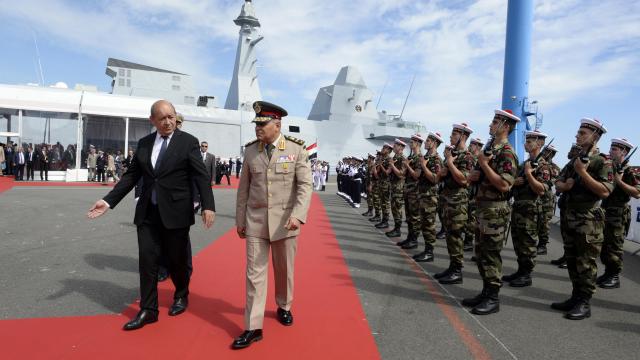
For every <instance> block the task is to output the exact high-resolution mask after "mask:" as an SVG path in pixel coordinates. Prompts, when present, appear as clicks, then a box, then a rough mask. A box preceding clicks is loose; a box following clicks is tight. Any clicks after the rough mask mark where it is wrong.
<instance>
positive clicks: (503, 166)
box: [462, 110, 520, 315]
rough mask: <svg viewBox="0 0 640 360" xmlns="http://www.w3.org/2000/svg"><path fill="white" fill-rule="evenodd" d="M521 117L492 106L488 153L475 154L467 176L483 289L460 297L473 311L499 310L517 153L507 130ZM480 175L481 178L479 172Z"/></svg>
mask: <svg viewBox="0 0 640 360" xmlns="http://www.w3.org/2000/svg"><path fill="white" fill-rule="evenodd" d="M518 122H520V118H519V117H517V116H515V115H514V114H513V112H512V111H511V110H495V112H494V117H493V120H492V121H491V125H489V133H490V134H491V137H492V138H491V139H490V140H489V141H488V143H487V146H486V147H487V148H488V149H487V150H488V151H489V153H488V154H487V153H485V152H482V153H480V155H479V156H478V165H479V170H475V169H474V171H473V172H472V173H471V175H470V176H469V179H470V180H471V181H473V182H479V186H478V193H477V194H476V205H477V209H476V211H477V213H476V216H477V220H478V229H477V231H476V235H477V238H476V250H475V252H476V256H477V262H476V264H477V265H478V271H479V272H480V276H481V277H482V283H483V285H482V291H481V292H480V294H478V295H477V296H475V297H473V298H467V299H464V300H462V305H464V306H471V307H473V309H472V310H471V312H472V313H473V314H476V315H488V314H492V313H495V312H498V311H500V299H499V298H498V294H499V293H500V287H501V286H502V280H501V277H502V257H501V256H500V252H501V251H502V247H503V246H504V242H505V241H504V240H505V237H506V235H507V234H506V233H507V226H508V221H509V216H510V213H511V209H510V207H509V203H508V200H509V191H510V190H511V186H513V183H514V182H515V178H516V175H517V174H516V171H517V168H518V157H517V156H516V153H515V151H514V149H513V147H512V146H511V144H509V140H508V136H509V133H511V132H512V131H513V129H515V126H516V124H517V123H518ZM481 173H482V174H483V175H484V176H483V178H482V179H481V178H480V174H481Z"/></svg>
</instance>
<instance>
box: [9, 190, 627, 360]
mask: <svg viewBox="0 0 640 360" xmlns="http://www.w3.org/2000/svg"><path fill="white" fill-rule="evenodd" d="M107 191H108V189H106V188H87V187H78V188H69V187H55V188H46V187H29V188H27V187H24V188H21V187H17V188H13V189H11V190H9V191H6V192H4V193H1V194H0V204H1V206H2V209H3V210H4V211H3V213H2V216H0V289H1V291H0V319H9V318H32V317H52V316H82V315H95V314H111V313H119V312H121V311H122V310H123V309H124V308H125V307H126V306H127V305H129V304H131V303H132V302H133V301H134V300H135V299H136V297H137V296H138V275H137V241H136V234H135V227H134V226H133V225H132V223H131V222H132V217H133V210H134V201H133V197H131V196H129V197H128V198H126V199H124V200H123V201H122V203H121V204H120V205H119V206H118V207H117V208H116V209H115V210H110V211H109V213H108V214H106V215H105V216H103V217H101V218H99V219H96V220H94V221H89V220H88V219H86V217H85V214H86V212H87V210H88V208H89V207H90V206H91V204H93V202H94V201H95V200H96V199H98V198H99V197H101V196H102V195H103V194H104V193H106V192H107ZM214 193H215V196H216V205H217V206H218V209H217V210H218V212H217V219H216V226H215V227H214V228H213V229H212V230H209V231H204V230H203V228H202V226H201V225H200V224H199V223H197V224H196V226H194V227H192V230H191V238H192V244H193V250H194V256H197V254H198V252H199V250H201V249H202V248H204V247H205V246H207V245H209V244H211V243H212V242H213V241H215V239H216V238H217V237H219V236H220V235H222V234H223V233H225V232H226V231H228V230H229V229H231V228H232V227H233V224H234V219H233V215H234V211H235V208H234V204H235V191H234V190H222V189H221V190H214ZM318 194H319V195H320V197H321V199H322V201H323V203H324V205H325V207H326V209H327V212H328V215H329V217H330V220H331V224H332V227H333V230H334V231H335V233H336V236H337V239H338V242H339V245H340V247H341V250H342V253H343V255H344V256H345V259H346V261H347V264H348V266H349V269H350V272H351V275H352V278H353V280H354V283H355V285H356V287H357V291H358V294H359V296H360V299H361V303H362V306H363V308H364V310H365V313H366V315H367V319H368V321H369V325H370V327H371V331H372V335H373V337H374V338H375V340H376V343H377V345H378V349H379V351H380V354H381V356H382V358H383V359H472V358H482V356H483V355H486V358H492V359H570V358H571V359H573V358H575V359H636V358H637V357H638V356H636V349H637V344H638V342H639V340H640V304H639V303H640V300H639V299H638V296H637V295H638V294H639V293H640V259H638V257H637V256H634V255H632V253H637V252H639V251H640V247H639V246H638V245H636V244H632V243H628V244H627V249H626V250H627V256H626V259H625V260H626V261H625V270H624V276H623V278H622V287H621V288H620V289H617V290H600V289H599V290H598V292H597V294H596V295H595V298H594V299H593V301H592V311H593V315H592V317H591V318H590V319H588V320H584V321H570V320H565V319H564V318H562V314H561V313H559V312H556V311H554V310H552V309H551V308H549V304H550V303H551V302H553V301H558V300H564V299H566V298H567V297H568V296H569V294H570V291H571V287H570V282H569V280H568V277H567V273H566V270H562V269H558V268H556V267H554V266H552V265H550V264H549V260H551V259H554V258H557V257H559V256H560V255H561V251H562V250H561V245H560V242H559V240H558V239H559V234H558V231H557V228H556V227H553V234H552V237H553V239H552V241H551V244H550V253H549V255H546V256H542V257H539V262H538V266H537V267H536V270H535V273H534V285H533V287H530V288H524V289H514V288H509V287H508V286H505V287H504V288H503V289H502V291H501V311H500V312H499V313H497V314H493V315H490V316H486V317H479V316H475V315H471V314H470V313H469V312H468V311H467V309H465V308H463V307H462V306H460V305H459V301H460V300H461V299H462V298H463V297H467V296H472V295H475V294H476V293H477V292H478V291H479V290H480V287H481V281H480V279H479V276H478V271H477V269H476V267H475V264H474V263H471V262H467V263H466V264H465V268H464V283H463V284H462V285H450V286H441V285H439V284H438V283H437V282H436V281H434V280H433V279H432V278H431V275H432V274H433V273H435V272H438V271H441V270H442V269H444V268H446V266H447V265H448V257H447V252H446V246H445V243H444V241H443V240H438V243H437V247H436V261H435V262H433V263H428V264H426V265H425V264H424V263H423V264H422V265H417V264H416V263H414V262H413V261H412V260H411V259H410V255H412V254H413V253H415V252H417V251H418V250H421V249H418V250H413V251H409V252H407V253H405V252H404V251H402V250H401V249H399V248H398V247H397V246H395V244H394V242H395V239H394V240H392V239H388V238H387V237H386V236H385V235H384V234H383V233H382V232H381V231H378V230H376V229H375V228H374V227H373V226H372V225H371V223H370V222H368V221H367V220H366V219H365V218H364V217H362V216H361V215H360V214H361V213H362V212H364V211H365V210H366V209H365V208H362V209H354V208H351V207H350V206H348V204H346V203H345V202H344V200H342V199H341V198H340V197H338V196H337V195H335V184H334V183H329V185H328V186H327V191H326V192H320V193H318ZM364 206H365V207H366V205H364ZM309 221H313V219H312V218H310V219H309ZM303 231H304V230H303ZM403 233H404V234H406V229H404V228H403ZM470 255H471V254H470V253H467V254H466V258H467V259H468V258H469V257H470ZM503 258H504V261H505V272H506V273H509V272H511V271H513V270H515V266H516V263H515V256H514V254H513V251H512V248H511V242H509V245H508V247H507V249H505V251H504V253H503ZM195 271H198V270H197V269H195ZM336 326H339V325H336ZM463 339H464V340H463Z"/></svg>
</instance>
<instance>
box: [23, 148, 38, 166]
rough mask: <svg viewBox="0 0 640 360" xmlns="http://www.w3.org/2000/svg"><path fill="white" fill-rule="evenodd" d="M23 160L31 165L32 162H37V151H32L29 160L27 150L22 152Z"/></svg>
mask: <svg viewBox="0 0 640 360" xmlns="http://www.w3.org/2000/svg"><path fill="white" fill-rule="evenodd" d="M24 162H25V164H27V165H33V164H35V163H37V162H38V153H37V152H35V151H34V152H33V156H32V158H31V160H29V152H25V153H24Z"/></svg>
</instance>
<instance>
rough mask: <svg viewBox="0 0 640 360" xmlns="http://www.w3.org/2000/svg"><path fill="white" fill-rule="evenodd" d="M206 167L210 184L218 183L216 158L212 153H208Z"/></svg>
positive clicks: (205, 161)
mask: <svg viewBox="0 0 640 360" xmlns="http://www.w3.org/2000/svg"><path fill="white" fill-rule="evenodd" d="M200 159H202V153H200ZM204 167H205V168H206V169H207V173H208V174H209V184H211V183H212V182H215V181H216V157H215V156H213V155H212V154H210V153H207V157H206V159H205V160H204Z"/></svg>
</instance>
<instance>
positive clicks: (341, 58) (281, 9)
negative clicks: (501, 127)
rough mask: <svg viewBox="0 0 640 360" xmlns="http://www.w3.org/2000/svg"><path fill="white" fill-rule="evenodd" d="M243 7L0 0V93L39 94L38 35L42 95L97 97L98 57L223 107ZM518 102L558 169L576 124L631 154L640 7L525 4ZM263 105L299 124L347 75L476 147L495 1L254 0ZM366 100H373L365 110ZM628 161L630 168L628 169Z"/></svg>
mask: <svg viewBox="0 0 640 360" xmlns="http://www.w3.org/2000/svg"><path fill="white" fill-rule="evenodd" d="M242 3H243V2H242V1H241V0H208V1H206V0H110V1H107V0H86V1H64V0H46V1H44V0H39V1H38V0H21V1H19V2H16V1H9V0H0V8H1V9H2V12H0V38H1V39H3V41H2V43H3V47H2V56H0V69H2V71H0V83H8V84H26V83H37V82H38V75H37V74H38V73H37V70H36V69H37V62H36V56H35V47H34V41H33V34H34V33H35V34H37V38H38V44H39V47H40V53H41V59H42V66H43V70H44V77H45V83H46V84H47V85H49V84H53V83H56V82H58V81H63V82H65V83H67V84H69V85H70V86H73V85H74V84H76V83H83V84H93V85H97V86H98V87H99V89H100V90H103V91H108V90H109V85H110V78H109V77H107V76H106V75H105V74H104V70H105V67H106V61H107V58H108V57H115V58H120V59H124V60H129V61H133V62H138V63H143V64H146V65H151V66H156V67H160V68H165V69H170V70H175V71H179V72H184V73H188V74H191V75H193V76H194V78H195V79H196V87H197V89H198V91H199V93H200V94H207V95H215V96H216V97H217V98H218V103H219V104H224V99H225V97H226V94H227V91H228V86H229V82H230V78H231V74H232V71H233V61H234V57H235V50H236V42H237V38H238V27H237V26H235V25H234V24H233V22H232V20H233V19H234V18H235V17H236V16H237V15H238V14H239V11H240V8H241V5H242ZM534 4H535V17H534V34H533V44H534V45H533V49H532V69H531V81H530V84H531V85H530V98H531V99H536V100H538V101H539V103H540V108H541V110H542V112H543V113H544V118H545V123H544V125H543V127H542V130H543V131H545V132H547V133H549V134H550V135H551V136H554V137H555V138H556V140H555V144H556V145H557V147H558V148H559V150H560V152H561V153H560V156H559V159H558V160H559V162H561V163H563V162H564V160H563V158H564V154H566V151H567V150H568V148H569V147H570V145H571V142H572V141H573V136H574V134H575V131H576V128H577V125H578V122H579V119H580V118H581V117H585V116H588V117H597V118H599V119H600V120H602V121H603V122H604V123H605V124H606V126H607V127H608V128H609V133H608V134H606V135H605V137H604V139H603V140H602V141H601V146H600V147H601V149H603V150H604V151H607V149H608V147H609V140H610V139H611V137H627V138H629V139H630V140H631V141H632V142H634V143H640V132H638V131H637V130H634V129H635V123H637V120H636V119H635V116H636V114H635V112H632V107H633V106H634V104H635V103H636V102H637V101H638V100H639V99H640V26H639V25H638V24H640V1H622V0H607V1H593V0H534ZM254 6H255V9H256V14H257V16H258V18H259V19H260V22H261V24H262V29H261V33H262V35H264V36H265V40H264V41H262V42H261V43H260V45H259V47H258V60H259V62H260V66H261V67H260V68H259V79H260V86H261V89H262V93H263V97H264V98H265V99H268V100H271V101H273V102H276V103H279V104H282V105H283V106H285V107H286V108H287V109H288V110H289V113H291V114H293V115H297V116H302V117H306V116H307V115H308V113H309V110H310V109H311V105H312V103H313V100H314V99H315V96H316V94H317V91H318V89H319V88H320V87H322V86H327V85H330V84H331V83H333V81H334V80H335V77H336V75H337V74H338V71H339V70H340V68H341V67H342V66H344V65H353V66H355V67H357V68H358V69H359V70H360V72H361V73H362V75H363V77H364V80H365V82H366V83H367V85H368V86H369V87H370V88H371V89H372V90H373V91H374V92H376V94H377V95H380V92H381V90H382V88H383V86H384V84H385V82H386V81H387V80H388V86H387V88H386V90H385V92H384V95H383V97H382V99H381V101H380V109H386V110H387V111H388V112H389V113H399V112H400V110H401V108H402V103H403V101H404V98H405V96H406V93H407V91H408V88H409V84H410V82H411V78H412V76H413V75H414V74H416V84H415V86H414V90H413V92H412V95H411V97H410V99H409V103H408V104H407V109H406V110H405V116H404V117H405V118H406V119H407V120H413V121H421V122H423V123H424V124H425V126H426V127H427V129H428V130H435V131H440V132H442V133H449V132H450V129H451V124H452V123H453V122H461V121H465V122H467V123H469V124H470V125H471V126H472V127H473V128H475V129H476V135H478V136H480V137H481V138H483V139H486V137H487V135H488V122H489V121H490V119H491V117H492V111H493V109H494V108H496V107H497V106H499V104H500V103H501V93H502V69H503V65H504V63H503V61H504V39H505V28H506V11H507V1H506V0H480V1H470V0H457V1H452V0H446V1H445V0H442V1H426V0H353V1H339V0H325V1H317V0H269V1H266V0H255V1H254ZM377 100H378V99H376V100H375V101H376V102H377ZM636 162H638V161H636Z"/></svg>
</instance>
